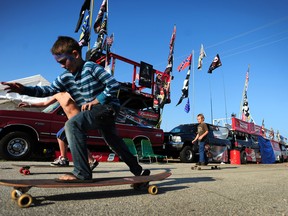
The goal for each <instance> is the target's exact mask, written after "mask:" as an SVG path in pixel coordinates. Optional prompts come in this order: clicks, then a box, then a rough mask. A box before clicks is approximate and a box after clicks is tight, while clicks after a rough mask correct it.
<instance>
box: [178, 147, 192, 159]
mask: <svg viewBox="0 0 288 216" xmlns="http://www.w3.org/2000/svg"><path fill="white" fill-rule="evenodd" d="M194 158H195V153H194V151H193V149H192V147H190V146H184V148H183V149H182V150H181V152H180V161H181V162H183V163H192V162H194Z"/></svg>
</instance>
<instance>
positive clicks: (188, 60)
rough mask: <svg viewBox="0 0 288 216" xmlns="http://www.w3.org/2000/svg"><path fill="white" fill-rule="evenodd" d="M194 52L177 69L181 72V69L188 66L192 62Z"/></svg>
mask: <svg viewBox="0 0 288 216" xmlns="http://www.w3.org/2000/svg"><path fill="white" fill-rule="evenodd" d="M191 59H192V54H190V55H189V56H188V57H187V58H186V59H185V60H184V61H183V62H182V63H181V64H180V65H179V66H178V68H177V70H178V71H179V72H180V71H181V70H184V69H185V68H186V67H188V66H189V65H190V63H191Z"/></svg>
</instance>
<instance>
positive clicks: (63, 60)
mask: <svg viewBox="0 0 288 216" xmlns="http://www.w3.org/2000/svg"><path fill="white" fill-rule="evenodd" d="M54 58H55V60H56V61H57V62H58V63H59V64H61V65H66V61H67V60H68V59H69V60H71V59H73V57H72V56H71V55H67V54H61V55H54Z"/></svg>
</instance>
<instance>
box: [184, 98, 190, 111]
mask: <svg viewBox="0 0 288 216" xmlns="http://www.w3.org/2000/svg"><path fill="white" fill-rule="evenodd" d="M184 111H185V112H186V113H189V111H190V102H189V98H188V100H187V103H186V105H185V108H184Z"/></svg>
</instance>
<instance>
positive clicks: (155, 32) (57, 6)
mask: <svg viewBox="0 0 288 216" xmlns="http://www.w3.org/2000/svg"><path fill="white" fill-rule="evenodd" d="M101 2H102V0H95V8H94V15H93V20H94V19H95V17H96V15H97V12H98V9H99V6H100V4H101ZM82 3H83V0H77V1H76V0H73V1H71V0H61V1H59V0H57V1H56V0H50V1H36V0H26V1H22V0H15V1H1V2H0V8H1V13H0V20H1V21H0V23H1V25H0V26H1V35H0V47H1V51H0V68H1V75H0V77H1V81H10V80H14V79H19V78H23V77H27V76H33V75H36V74H41V75H42V76H44V77H45V78H46V79H47V80H49V81H50V82H52V81H53V80H54V78H55V77H56V76H57V75H58V74H59V73H61V72H62V69H61V67H59V65H58V64H57V63H56V62H55V60H54V59H53V57H52V56H51V54H50V48H51V46H52V44H53V43H54V41H55V40H56V38H57V37H58V36H59V35H68V36H72V37H74V38H76V39H78V38H79V35H80V31H79V32H78V33H74V29H75V26H76V22H77V20H78V14H79V10H80V7H81V5H82ZM287 11H288V4H287V3H286V1H285V0H243V1H231V0H220V1H208V0H202V1H191V0H180V1H163V0H159V1H152V0H146V1H132V0H127V1H116V0H110V1H109V21H108V32H109V34H111V33H114V34H115V41H114V44H113V46H112V52H115V53H117V54H119V55H122V56H124V57H127V58H130V59H132V60H134V61H138V62H140V61H145V62H147V63H150V64H152V65H153V67H154V68H156V69H158V70H162V71H164V69H165V67H166V64H167V57H168V53H169V41H170V37H171V34H172V30H173V26H174V24H175V25H176V27H177V36H176V41H175V49H174V67H173V75H174V80H173V81H172V83H171V91H172V92H171V97H172V102H171V104H168V105H166V107H165V108H164V113H163V122H162V125H161V128H162V129H163V130H165V131H168V130H170V129H172V128H173V127H174V126H177V125H178V124H181V123H191V122H196V115H197V114H198V113H203V114H204V115H205V117H206V122H209V123H210V122H211V118H212V116H211V99H212V115H213V118H215V119H218V118H226V116H227V117H228V118H229V117H230V115H231V113H236V114H237V116H238V114H239V110H240V102H241V99H242V91H243V87H244V82H245V74H246V71H247V69H248V65H250V80H249V87H248V101H249V107H250V113H251V115H252V117H253V119H254V121H255V122H256V123H257V124H259V125H261V122H262V119H264V120H265V127H266V128H268V129H270V128H271V127H273V128H274V130H279V131H280V133H281V134H282V135H283V136H285V137H288V128H287V126H286V124H287V123H286V121H287V120H288V114H287V111H286V110H287V107H288V101H287V98H286V96H285V95H286V94H287V92H288V87H287V66H286V64H287V63H286V62H287V59H288V54H287V50H288V15H287ZM95 39H96V34H95V33H94V32H93V34H92V45H93V43H94V41H95ZM201 43H202V44H203V45H204V48H205V51H206V54H207V57H206V58H204V61H203V69H202V70H201V71H198V70H197V59H198V56H199V49H200V44H201ZM84 50H85V49H84ZM192 50H194V58H193V59H194V85H193V81H192V75H191V79H190V91H189V99H190V104H191V108H193V109H192V110H191V111H190V112H189V113H188V114H187V113H185V112H184V106H185V104H186V99H185V100H183V102H182V103H181V104H180V105H179V106H177V107H176V104H177V102H178V100H179V98H180V96H181V88H182V85H183V81H184V79H185V77H186V72H187V70H184V71H182V72H178V71H177V66H178V65H179V64H180V63H181V62H182V61H183V60H184V59H185V58H186V57H187V56H188V55H189V54H190V53H191V52H192ZM85 51H86V50H85ZM216 54H219V55H220V58H221V61H222V64H223V65H222V66H221V67H219V68H217V69H215V70H214V71H213V74H208V73H207V70H208V68H209V65H210V64H211V62H212V60H213V58H214V56H215V55H216ZM120 69H121V68H119V69H118V68H117V65H116V71H115V76H116V78H117V79H118V80H119V81H126V82H127V81H131V74H130V71H129V72H125V71H123V70H122V71H121V70H120ZM193 86H194V88H193ZM192 89H194V92H193V91H192ZM193 95H194V97H193ZM193 101H194V105H193V104H192V103H193Z"/></svg>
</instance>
